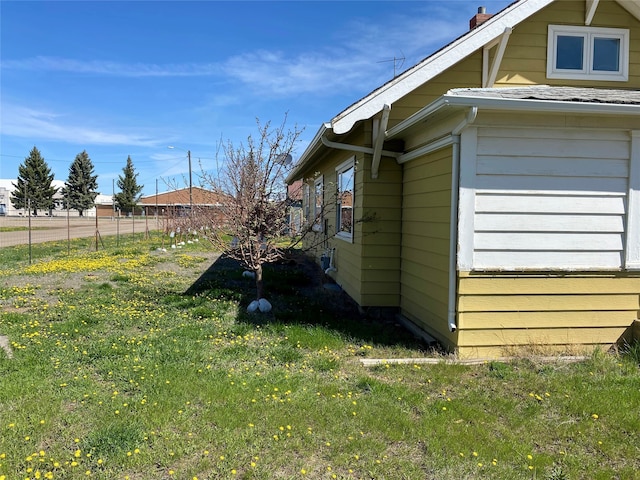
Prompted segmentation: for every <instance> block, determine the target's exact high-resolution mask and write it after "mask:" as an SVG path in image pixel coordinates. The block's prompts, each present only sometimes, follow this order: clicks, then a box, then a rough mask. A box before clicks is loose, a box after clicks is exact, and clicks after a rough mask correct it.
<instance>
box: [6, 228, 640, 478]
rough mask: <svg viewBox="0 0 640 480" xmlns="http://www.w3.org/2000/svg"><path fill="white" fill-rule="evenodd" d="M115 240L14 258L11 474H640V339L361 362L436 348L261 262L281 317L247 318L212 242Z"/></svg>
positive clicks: (9, 295)
mask: <svg viewBox="0 0 640 480" xmlns="http://www.w3.org/2000/svg"><path fill="white" fill-rule="evenodd" d="M105 242H106V243H107V246H106V248H105V249H104V250H100V251H99V252H92V251H89V250H88V249H87V248H86V245H84V244H83V243H81V242H80V243H78V246H79V250H77V251H75V253H74V255H73V256H72V257H68V256H67V255H66V243H65V248H64V253H62V252H60V251H59V249H58V248H57V247H56V245H49V246H47V245H43V246H40V247H38V249H41V250H39V251H38V257H37V258H39V260H38V261H37V262H34V264H33V265H31V266H29V265H27V263H26V262H25V261H24V256H21V254H19V253H16V252H20V249H19V248H16V249H13V248H8V249H7V248H5V249H0V262H1V263H0V264H2V265H4V267H0V312H1V313H0V315H1V316H0V334H2V335H7V336H8V337H9V340H10V344H11V346H12V349H13V353H14V356H13V358H12V359H9V358H8V357H7V356H6V355H5V354H4V352H3V351H2V350H0V479H2V480H9V479H11V480H13V479H27V478H28V479H35V478H55V479H80V478H97V479H105V480H106V479H109V480H111V479H126V478H128V479H130V480H134V479H174V478H175V479H185V480H193V479H194V478H197V479H200V480H202V479H219V478H223V479H224V478H231V479H233V478H243V479H273V478H283V479H297V478H313V479H332V478H336V479H352V478H353V479H355V478H366V479H369V478H376V479H425V478H426V479H432V478H433V479H465V478H468V479H471V478H488V479H505V478H508V479H565V478H566V479H582V478H584V479H587V478H588V479H610V478H622V479H632V478H640V474H638V472H639V471H640V438H639V433H640V416H639V415H638V412H639V411H640V370H639V368H640V365H639V363H638V348H637V346H633V345H632V346H629V348H627V349H622V350H621V351H620V352H619V353H617V354H610V353H605V352H600V351H595V352H594V353H593V355H592V356H591V357H590V358H589V359H588V360H587V361H585V362H580V363H573V364H565V363H560V362H558V363H551V364H548V363H545V364H542V363H537V362H536V361H535V358H533V357H532V358H529V359H527V358H519V359H514V361H513V362H511V363H497V362H489V363H486V364H483V365H477V366H461V365H445V364H444V363H442V364H436V365H418V364H409V365H391V364H383V365H379V366H376V367H372V368H365V367H363V366H362V364H361V362H360V360H361V359H362V358H392V357H412V356H413V357H423V356H425V355H429V354H430V353H429V351H427V350H425V349H424V347H423V346H422V345H421V344H420V343H419V342H417V341H416V340H415V339H413V338H412V337H411V336H409V335H408V334H407V333H406V332H404V331H403V330H401V329H399V328H398V327H397V326H395V325H394V324H393V323H392V322H391V323H389V322H382V321H374V320H370V319H367V318H361V317H360V316H359V315H358V313H357V311H356V310H355V309H354V308H352V306H351V305H350V304H349V302H348V301H346V300H345V299H344V298H343V297H341V296H340V295H338V294H335V293H333V292H324V291H316V290H315V289H314V288H315V284H314V281H313V278H314V277H313V275H309V271H308V270H307V269H304V268H302V266H303V264H300V263H295V264H293V263H294V262H291V263H292V264H289V263H283V264H281V265H276V266H271V267H270V268H268V269H266V271H265V283H266V285H265V287H266V292H267V293H269V294H270V296H269V299H270V300H271V301H272V303H273V304H274V307H275V308H274V312H273V313H271V314H267V315H249V314H247V313H246V312H245V308H246V305H247V304H248V302H249V301H250V300H251V299H252V294H253V290H252V289H253V286H252V285H251V283H250V282H249V281H248V280H247V279H244V278H243V277H242V271H241V269H239V268H238V267H237V266H236V265H235V264H234V263H233V262H231V261H229V260H226V259H224V258H221V259H217V256H216V255H215V254H214V253H213V252H209V251H207V250H206V249H205V248H204V246H203V245H195V244H194V245H187V246H185V248H183V249H180V250H174V251H169V252H166V253H163V252H157V251H156V250H155V247H157V246H158V245H155V244H153V243H145V242H143V241H140V239H138V240H137V241H136V243H132V242H131V243H126V242H121V244H120V245H119V246H116V245H115V244H111V243H109V242H110V240H108V239H107V238H105ZM10 250H14V251H13V252H10ZM5 259H11V262H12V263H8V262H5ZM9 265H11V266H9Z"/></svg>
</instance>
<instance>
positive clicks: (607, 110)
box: [386, 87, 640, 140]
mask: <svg viewBox="0 0 640 480" xmlns="http://www.w3.org/2000/svg"><path fill="white" fill-rule="evenodd" d="M543 88H545V87H530V90H531V91H532V92H534V91H536V90H541V89H543ZM463 90H465V89H460V90H450V91H449V92H447V93H446V94H445V95H443V96H441V97H440V98H438V99H437V100H435V101H434V102H432V103H430V104H429V105H427V106H426V107H424V108H422V109H421V110H419V111H417V112H416V113H414V114H413V115H411V116H410V117H408V118H407V119H405V120H403V121H402V122H400V123H398V124H397V125H395V126H394V127H392V128H390V129H389V130H387V134H386V139H387V140H392V139H394V138H400V137H401V136H402V135H404V134H406V133H407V131H408V130H410V129H413V128H415V127H416V126H418V125H420V124H421V123H424V122H427V121H432V120H433V119H434V118H442V117H444V116H447V115H451V114H452V113H454V112H455V111H458V110H464V109H468V108H472V107H478V108H479V109H482V110H494V111H497V110H500V111H527V112H538V113H580V114H583V115H584V114H595V115H640V92H638V91H629V95H634V96H635V97H637V99H638V101H637V103H614V102H607V101H605V100H604V99H599V100H591V101H586V100H569V99H567V100H561V99H558V98H510V97H504V96H501V95H500V94H499V92H498V91H502V92H504V91H507V90H509V89H508V88H505V89H468V91H467V92H463ZM488 90H494V91H495V92H496V95H495V96H491V95H487V94H486V93H487V91H488ZM555 90H556V91H558V92H560V91H562V90H567V87H558V88H556V89H555ZM481 92H482V93H483V94H480V93H481ZM605 92H606V91H605ZM568 98H571V97H568Z"/></svg>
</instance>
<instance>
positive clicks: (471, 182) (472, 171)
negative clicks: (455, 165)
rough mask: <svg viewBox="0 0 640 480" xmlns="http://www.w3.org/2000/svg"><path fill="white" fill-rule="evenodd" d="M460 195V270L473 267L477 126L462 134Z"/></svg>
mask: <svg viewBox="0 0 640 480" xmlns="http://www.w3.org/2000/svg"><path fill="white" fill-rule="evenodd" d="M460 137H461V138H460V185H459V189H460V196H459V198H458V245H457V247H458V265H457V267H458V271H467V272H468V271H471V270H472V268H473V249H474V245H473V241H474V229H475V227H474V219H475V199H476V190H475V181H476V180H475V178H476V154H477V148H478V129H477V127H470V128H467V129H466V130H465V131H464V132H462V135H461V136H460Z"/></svg>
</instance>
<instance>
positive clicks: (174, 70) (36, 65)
mask: <svg viewBox="0 0 640 480" xmlns="http://www.w3.org/2000/svg"><path fill="white" fill-rule="evenodd" d="M0 67H1V68H3V69H6V70H32V71H48V72H72V73H81V74H88V75H109V76H119V77H195V76H211V75H216V74H219V73H220V69H219V68H218V66H217V65H215V64H211V63H200V64H195V63H185V64H167V65H158V64H152V63H131V64H129V63H119V62H112V61H108V60H90V61H81V60H74V59H70V58H61V57H46V56H38V57H33V58H26V59H22V60H3V61H2V62H1V63H0Z"/></svg>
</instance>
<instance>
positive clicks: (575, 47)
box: [547, 25, 629, 82]
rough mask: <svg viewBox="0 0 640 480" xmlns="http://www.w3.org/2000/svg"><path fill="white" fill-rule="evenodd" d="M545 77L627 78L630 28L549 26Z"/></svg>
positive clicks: (573, 78)
mask: <svg viewBox="0 0 640 480" xmlns="http://www.w3.org/2000/svg"><path fill="white" fill-rule="evenodd" d="M547 77H548V78H563V79H569V80H610V81H618V82H623V81H626V80H628V78H629V30H625V29H621V28H600V27H577V26H570V25H549V33H548V40H547Z"/></svg>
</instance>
